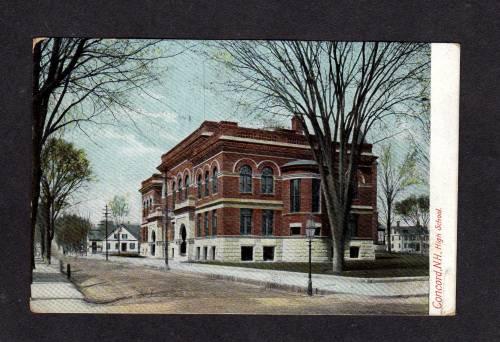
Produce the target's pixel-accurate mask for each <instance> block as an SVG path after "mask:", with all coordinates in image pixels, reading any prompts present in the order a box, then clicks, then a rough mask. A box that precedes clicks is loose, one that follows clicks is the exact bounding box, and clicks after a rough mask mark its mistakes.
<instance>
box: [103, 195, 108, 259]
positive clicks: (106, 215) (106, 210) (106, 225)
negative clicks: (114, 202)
mask: <svg viewBox="0 0 500 342" xmlns="http://www.w3.org/2000/svg"><path fill="white" fill-rule="evenodd" d="M104 217H105V219H106V220H105V222H106V223H105V227H106V261H108V205H107V204H106V209H105V211H104Z"/></svg>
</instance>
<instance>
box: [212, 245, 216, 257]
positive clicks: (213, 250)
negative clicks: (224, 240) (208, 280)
mask: <svg viewBox="0 0 500 342" xmlns="http://www.w3.org/2000/svg"><path fill="white" fill-rule="evenodd" d="M212 260H215V246H212Z"/></svg>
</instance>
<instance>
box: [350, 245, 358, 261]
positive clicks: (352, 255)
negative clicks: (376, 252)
mask: <svg viewBox="0 0 500 342" xmlns="http://www.w3.org/2000/svg"><path fill="white" fill-rule="evenodd" d="M349 258H351V259H357V258H359V247H351V248H349Z"/></svg>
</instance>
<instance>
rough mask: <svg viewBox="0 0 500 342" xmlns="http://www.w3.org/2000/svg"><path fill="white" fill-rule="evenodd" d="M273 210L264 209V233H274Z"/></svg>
mask: <svg viewBox="0 0 500 342" xmlns="http://www.w3.org/2000/svg"><path fill="white" fill-rule="evenodd" d="M273 217H274V211H273V210H263V211H262V235H273Z"/></svg>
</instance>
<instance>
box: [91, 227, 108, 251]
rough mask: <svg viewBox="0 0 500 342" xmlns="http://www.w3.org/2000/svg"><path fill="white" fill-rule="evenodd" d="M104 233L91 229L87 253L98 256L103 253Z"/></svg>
mask: <svg viewBox="0 0 500 342" xmlns="http://www.w3.org/2000/svg"><path fill="white" fill-rule="evenodd" d="M104 235H105V234H104V232H102V231H101V230H100V229H97V228H96V229H91V230H90V231H89V232H88V234H87V253H88V254H98V253H102V251H103V249H102V247H103V240H104Z"/></svg>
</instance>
